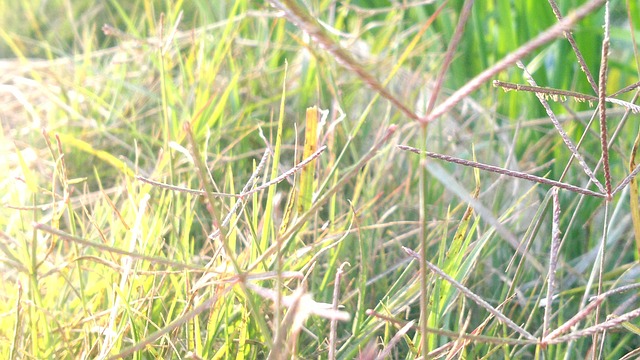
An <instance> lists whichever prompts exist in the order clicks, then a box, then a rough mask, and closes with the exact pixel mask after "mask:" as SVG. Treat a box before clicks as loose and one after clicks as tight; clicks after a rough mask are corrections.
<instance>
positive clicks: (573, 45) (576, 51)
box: [549, 0, 598, 93]
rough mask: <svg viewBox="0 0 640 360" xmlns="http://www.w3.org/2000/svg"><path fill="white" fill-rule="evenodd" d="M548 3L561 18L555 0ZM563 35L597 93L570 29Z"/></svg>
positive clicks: (591, 76)
mask: <svg viewBox="0 0 640 360" xmlns="http://www.w3.org/2000/svg"><path fill="white" fill-rule="evenodd" d="M549 5H551V9H552V10H553V13H554V15H555V16H556V19H558V20H562V13H561V12H560V8H558V4H556V2H555V0H549ZM564 37H566V38H567V41H569V44H570V45H571V48H572V49H573V53H574V54H576V57H577V58H578V64H580V69H581V70H582V72H584V74H585V75H586V76H587V81H589V85H591V88H592V89H593V91H594V92H596V93H597V92H598V85H597V84H596V81H595V80H594V78H593V75H592V74H591V71H589V67H588V66H587V62H586V61H585V60H584V57H583V56H582V53H581V52H580V49H578V44H576V40H575V39H574V38H573V34H571V31H565V32H564Z"/></svg>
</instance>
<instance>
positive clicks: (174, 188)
mask: <svg viewBox="0 0 640 360" xmlns="http://www.w3.org/2000/svg"><path fill="white" fill-rule="evenodd" d="M326 149H327V146H326V145H323V146H322V147H320V148H319V149H318V150H317V151H316V152H314V153H313V154H311V155H310V156H309V157H308V158H306V159H304V160H302V161H301V162H299V163H298V164H296V165H295V166H294V167H292V168H291V169H289V170H287V171H285V172H283V173H282V174H280V176H278V177H277V178H275V179H272V180H270V181H268V182H266V183H264V184H262V185H260V186H257V187H255V188H254V189H252V190H248V191H246V192H241V193H240V194H227V193H219V192H212V193H210V194H209V195H211V196H216V197H236V198H244V197H247V196H249V195H252V194H253V193H256V192H259V191H262V190H264V189H266V188H268V187H270V186H273V185H275V184H278V183H280V182H282V181H283V180H285V179H286V178H288V177H289V176H291V175H293V174H294V173H296V172H298V171H300V170H301V169H302V168H303V167H305V166H306V165H307V164H309V163H310V162H311V161H313V160H315V159H316V158H318V157H319V156H320V155H321V154H322V153H323V152H324V151H325V150H326ZM136 179H137V180H140V181H142V182H145V183H147V184H151V185H153V186H157V187H160V188H163V189H168V190H172V191H178V192H184V193H188V194H193V195H199V196H204V195H206V194H207V193H206V192H205V191H203V190H195V189H188V188H184V187H181V186H176V185H169V184H165V183H161V182H159V181H155V180H151V179H148V178H145V177H143V176H136Z"/></svg>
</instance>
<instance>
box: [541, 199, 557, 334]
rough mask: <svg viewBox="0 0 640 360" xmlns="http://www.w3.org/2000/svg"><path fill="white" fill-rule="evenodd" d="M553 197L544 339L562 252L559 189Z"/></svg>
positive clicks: (549, 323) (548, 326)
mask: <svg viewBox="0 0 640 360" xmlns="http://www.w3.org/2000/svg"><path fill="white" fill-rule="evenodd" d="M551 191H552V193H551V195H552V196H553V216H552V222H551V224H552V230H551V250H550V251H549V253H550V254H549V255H550V256H549V274H548V275H547V277H548V282H547V299H546V304H545V308H544V325H543V327H542V337H545V336H546V335H547V334H548V333H549V328H550V327H551V310H552V309H553V306H551V304H552V301H553V292H554V291H555V288H556V268H557V266H558V252H559V251H560V200H559V199H558V188H557V187H556V188H553V189H552V190H551Z"/></svg>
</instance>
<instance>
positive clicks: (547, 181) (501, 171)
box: [397, 145, 605, 198]
mask: <svg viewBox="0 0 640 360" xmlns="http://www.w3.org/2000/svg"><path fill="white" fill-rule="evenodd" d="M397 146H398V148H400V149H401V150H406V151H411V152H414V153H416V154H420V153H424V154H426V155H427V156H428V157H431V158H434V159H439V160H444V161H447V162H452V163H456V164H460V165H464V166H470V167H474V168H477V169H480V170H485V171H490V172H493V173H496V174H501V175H507V176H511V177H516V178H519V179H524V180H528V181H533V182H536V183H539V184H545V185H551V186H557V187H559V188H562V189H566V190H569V191H572V192H576V193H580V194H584V195H589V196H594V197H599V198H604V197H605V195H604V194H601V193H597V192H595V191H592V190H587V189H583V188H581V187H579V186H575V185H571V184H566V183H563V182H559V181H556V180H550V179H546V178H543V177H539V176H536V175H531V174H527V173H523V172H520V171H515V170H509V169H504V168H501V167H498V166H493V165H487V164H483V163H479V162H475V161H470V160H465V159H460V158H457V157H453V156H449V155H442V154H437V153H432V152H430V151H423V150H419V149H416V148H413V147H410V146H406V145H397Z"/></svg>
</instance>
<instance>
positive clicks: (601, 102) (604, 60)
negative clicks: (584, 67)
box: [598, 1, 611, 201]
mask: <svg viewBox="0 0 640 360" xmlns="http://www.w3.org/2000/svg"><path fill="white" fill-rule="evenodd" d="M609 41H610V39H609V1H607V2H606V3H605V7H604V39H602V54H601V56H602V57H601V59H600V79H599V81H600V84H599V85H600V86H599V88H598V110H599V111H600V144H601V147H602V161H603V169H604V186H605V187H606V188H607V198H606V199H607V201H610V200H611V170H610V168H609V147H608V146H607V106H606V104H605V101H606V97H607V95H606V93H607V65H608V61H609Z"/></svg>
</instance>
